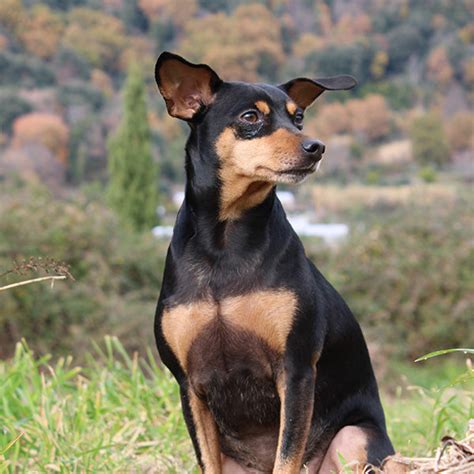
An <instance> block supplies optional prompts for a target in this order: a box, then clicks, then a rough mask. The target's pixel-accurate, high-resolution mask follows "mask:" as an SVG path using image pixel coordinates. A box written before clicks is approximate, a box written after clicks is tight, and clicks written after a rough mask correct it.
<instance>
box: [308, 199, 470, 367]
mask: <svg viewBox="0 0 474 474" xmlns="http://www.w3.org/2000/svg"><path fill="white" fill-rule="evenodd" d="M466 201H467V200H465V199H459V200H458V201H455V202H454V203H452V204H449V203H446V202H437V203H435V204H433V205H431V206H418V207H414V206H411V207H408V208H407V209H405V210H398V211H394V212H391V213H387V212H386V211H385V212H384V214H383V217H380V216H379V217H377V219H376V220H374V222H373V223H372V224H370V225H369V226H367V227H366V228H365V229H364V228H360V226H359V227H357V228H356V231H355V233H354V234H353V235H352V236H351V238H350V239H348V241H347V242H346V243H345V244H343V245H342V246H341V247H340V248H339V249H336V250H333V251H332V252H331V253H328V250H327V248H315V247H314V245H313V248H311V247H309V248H307V250H308V254H309V256H310V258H312V260H313V261H314V262H315V263H316V264H317V265H318V267H319V268H320V270H321V271H322V272H323V273H325V274H327V276H328V278H329V280H330V281H331V282H332V283H333V284H334V285H335V287H336V288H337V289H338V290H339V291H340V292H341V294H342V295H343V296H344V298H345V300H346V301H347V303H348V304H349V306H350V307H351V308H352V310H353V311H354V313H355V315H356V316H357V317H358V319H359V320H360V321H361V322H362V324H363V326H364V327H365V329H366V330H367V332H368V334H369V335H371V337H372V338H374V339H376V340H377V341H378V342H379V344H380V345H381V346H383V347H384V348H385V350H387V351H388V352H390V353H391V354H393V356H394V357H396V356H404V357H406V356H409V357H411V358H415V357H416V356H419V355H420V354H425V353H427V352H430V351H431V350H432V349H433V348H440V349H441V348H447V347H472V346H473V344H474V333H473V331H471V330H470V326H471V322H472V314H474V300H473V299H472V287H473V285H474V274H473V272H472V268H474V243H473V241H472V239H470V237H469V236H468V235H467V234H466V229H472V228H473V226H474V218H473V215H472V213H471V212H470V210H469V206H468V205H467V202H466Z"/></svg>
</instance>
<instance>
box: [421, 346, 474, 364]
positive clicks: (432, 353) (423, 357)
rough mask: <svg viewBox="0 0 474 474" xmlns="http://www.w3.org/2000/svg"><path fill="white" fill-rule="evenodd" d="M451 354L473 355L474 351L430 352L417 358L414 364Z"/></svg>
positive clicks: (461, 349) (446, 350)
mask: <svg viewBox="0 0 474 474" xmlns="http://www.w3.org/2000/svg"><path fill="white" fill-rule="evenodd" d="M451 352H463V353H464V354H471V355H474V349H463V348H458V349H443V350H440V351H434V352H430V353H429V354H426V355H424V356H422V357H419V358H418V359H416V360H415V362H421V361H423V360H428V359H431V358H433V357H438V356H440V355H444V354H449V353H451Z"/></svg>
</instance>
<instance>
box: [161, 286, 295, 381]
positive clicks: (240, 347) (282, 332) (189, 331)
mask: <svg viewBox="0 0 474 474" xmlns="http://www.w3.org/2000/svg"><path fill="white" fill-rule="evenodd" d="M295 311H296V296H295V295H294V293H292V292H291V291H289V290H286V289H272V290H261V291H255V292H251V293H247V294H243V295H239V296H229V297H225V298H222V299H220V300H215V299H211V298H207V299H201V300H198V301H195V302H191V303H186V304H178V305H173V306H171V307H168V308H167V307H166V304H165V310H164V312H163V319H162V329H163V335H164V337H165V340H166V341H167V343H168V345H169V346H170V347H171V349H172V350H173V353H174V354H175V356H176V357H177V359H178V361H179V363H180V365H181V367H182V368H183V370H184V371H185V372H186V373H188V374H189V372H190V371H201V370H202V369H204V368H214V369H216V370H217V369H219V370H224V371H229V370H234V369H235V367H236V366H247V365H248V362H249V359H252V362H253V361H254V360H255V359H258V360H261V361H262V360H263V361H268V363H269V364H270V361H269V359H271V357H270V356H265V357H261V358H260V359H259V357H258V356H264V355H265V354H267V353H268V354H275V355H281V354H283V352H284V350H285V346H286V340H287V337H288V334H289V332H290V330H291V326H292V323H293V317H294V314H295ZM268 370H270V367H268Z"/></svg>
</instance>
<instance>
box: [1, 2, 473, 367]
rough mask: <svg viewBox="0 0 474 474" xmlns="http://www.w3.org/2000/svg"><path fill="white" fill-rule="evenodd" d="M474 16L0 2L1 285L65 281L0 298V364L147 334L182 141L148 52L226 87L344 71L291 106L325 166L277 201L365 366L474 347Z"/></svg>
mask: <svg viewBox="0 0 474 474" xmlns="http://www.w3.org/2000/svg"><path fill="white" fill-rule="evenodd" d="M473 14H474V3H473V2H472V1H469V0H456V1H452V0H425V1H409V0H390V1H389V0H273V1H271V0H269V1H261V2H258V1H246V0H232V1H223V0H182V1H179V2H177V1H174V0H104V1H97V0H67V1H59V0H44V1H31V0H23V1H22V0H2V1H1V2H0V125H1V133H0V286H2V285H7V284H10V283H13V282H15V281H19V280H22V279H25V278H32V277H34V276H37V275H42V274H45V273H47V272H50V273H51V272H52V273H54V272H55V270H57V269H58V268H59V267H58V265H60V264H62V262H64V263H65V264H67V265H69V271H70V273H71V274H72V275H73V276H74V278H75V281H72V280H68V281H66V282H58V283H56V285H55V287H54V289H53V290H51V289H50V288H49V287H48V286H47V285H41V284H39V285H31V286H27V287H18V288H14V289H12V290H11V291H7V292H3V293H1V294H0V357H1V358H5V357H9V356H10V355H12V353H13V351H14V347H15V343H16V342H17V341H18V340H19V339H20V338H21V337H25V338H26V340H27V341H28V343H29V345H30V346H31V347H32V349H34V350H35V351H36V353H39V354H42V353H47V352H52V353H53V354H54V355H60V354H63V353H65V352H67V353H72V354H75V355H76V356H77V357H78V358H79V360H80V358H81V356H82V354H84V352H86V351H88V350H90V348H91V344H92V342H94V341H100V340H102V338H103V336H104V335H105V334H114V335H117V336H118V337H119V338H120V339H121V341H122V343H123V344H124V345H125V347H126V348H127V349H129V350H138V351H143V350H144V348H145V347H146V346H148V345H150V344H151V345H153V340H152V331H151V327H152V321H153V314H154V306H155V301H156V298H157V296H158V292H159V288H160V282H161V274H162V270H163V265H164V256H165V251H166V247H167V244H168V241H169V236H170V232H171V226H172V225H173V221H174V218H175V214H176V211H177V209H178V207H179V204H180V201H181V199H182V191H183V183H184V170H183V163H184V160H183V158H184V153H183V147H184V144H185V140H186V135H187V127H186V125H185V124H183V123H180V122H179V121H177V120H174V119H171V118H170V117H169V116H168V115H167V113H166V110H165V108H164V103H163V100H162V99H161V97H160V96H159V94H158V91H157V89H156V85H155V83H154V76H153V69H154V63H155V61H156V58H157V56H158V54H159V53H160V52H161V51H163V50H171V51H174V52H177V53H179V54H182V55H184V56H185V57H186V58H188V59H189V60H191V61H195V62H199V63H209V64H210V65H211V66H212V67H213V68H214V69H215V70H216V71H217V72H218V73H219V74H220V75H221V77H223V78H224V79H233V80H246V81H266V82H272V83H279V82H285V81H287V80H289V79H291V78H294V77H297V76H310V77H318V76H319V77H321V76H327V75H332V74H352V75H354V76H355V77H356V78H357V79H358V81H359V86H358V87H357V88H356V89H354V90H353V91H349V92H342V93H325V94H324V95H323V96H322V97H321V98H320V99H318V101H317V102H316V104H315V105H313V107H312V108H311V109H310V110H308V112H307V114H306V118H305V130H306V132H307V133H308V134H309V135H311V136H313V137H317V138H319V139H322V140H323V141H325V143H326V145H327V152H326V158H325V160H324V161H323V163H322V166H321V169H320V172H319V173H318V174H316V175H313V176H311V177H310V178H309V179H308V181H307V182H305V184H304V185H302V186H300V187H298V188H282V189H281V191H280V196H281V199H282V201H283V202H284V205H285V206H286V209H287V211H288V213H289V215H290V219H291V220H292V222H293V223H294V226H295V228H296V229H297V231H298V232H299V233H300V235H301V236H302V238H303V239H304V241H305V245H306V248H307V252H308V254H309V256H310V257H311V258H312V259H313V261H314V262H315V263H316V265H317V266H318V267H319V268H320V270H321V271H322V272H323V273H324V274H325V275H326V276H327V277H328V279H329V280H330V281H331V282H333V284H334V285H335V286H336V288H337V289H338V290H339V291H340V292H341V293H342V295H343V296H344V298H345V299H346V301H347V302H348V303H349V305H350V306H351V308H352V309H353V311H354V313H355V314H356V316H357V317H358V319H359V321H360V322H361V324H362V326H363V328H364V331H365V333H366V335H367V338H368V340H369V344H370V348H371V351H372V354H373V356H374V360H375V362H376V365H377V370H378V372H379V374H381V376H383V375H384V374H386V373H387V371H390V370H391V368H393V367H395V368H396V367H397V364H404V363H408V362H409V361H412V360H413V359H414V358H415V357H417V356H420V355H422V354H424V353H426V352H429V351H431V350H436V349H442V348H448V347H472V346H473V344H474V331H472V324H471V326H470V327H469V322H472V316H473V314H474V292H473V291H472V290H473V284H474V275H473V268H474V252H473V248H474V240H473V236H474V235H473V229H474V225H473V224H474V214H473V207H472V203H473V200H472V197H473V193H472V183H473V179H474V167H473V149H474V142H473V118H474V114H473V109H472V104H473V101H474V92H473V85H474V60H473V54H472V53H473V50H474V46H473V40H474V19H473V18H474V17H473ZM152 229H153V231H152ZM31 257H33V258H31ZM51 259H53V260H51ZM58 262H59V263H58ZM438 368H439V366H438ZM407 370H408V369H407Z"/></svg>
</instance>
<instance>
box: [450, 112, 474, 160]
mask: <svg viewBox="0 0 474 474" xmlns="http://www.w3.org/2000/svg"><path fill="white" fill-rule="evenodd" d="M446 132H447V133H446V134H447V137H448V141H449V146H450V147H452V148H453V150H455V151H462V150H469V149H471V150H474V114H472V113H469V112H458V113H457V114H456V115H455V116H454V117H453V118H452V120H451V121H450V122H449V124H448V126H447V130H446Z"/></svg>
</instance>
